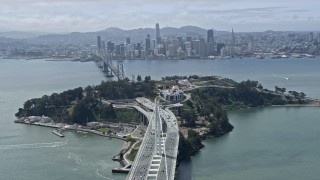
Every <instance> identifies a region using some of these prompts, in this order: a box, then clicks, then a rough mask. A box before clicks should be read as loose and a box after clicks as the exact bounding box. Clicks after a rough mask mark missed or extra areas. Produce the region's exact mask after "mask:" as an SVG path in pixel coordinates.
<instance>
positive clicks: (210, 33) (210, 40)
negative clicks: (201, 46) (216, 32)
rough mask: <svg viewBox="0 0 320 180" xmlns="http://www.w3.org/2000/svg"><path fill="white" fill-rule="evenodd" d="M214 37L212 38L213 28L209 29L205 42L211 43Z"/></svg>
mask: <svg viewBox="0 0 320 180" xmlns="http://www.w3.org/2000/svg"><path fill="white" fill-rule="evenodd" d="M213 42H214V39H213V30H212V29H209V30H208V31H207V43H213Z"/></svg>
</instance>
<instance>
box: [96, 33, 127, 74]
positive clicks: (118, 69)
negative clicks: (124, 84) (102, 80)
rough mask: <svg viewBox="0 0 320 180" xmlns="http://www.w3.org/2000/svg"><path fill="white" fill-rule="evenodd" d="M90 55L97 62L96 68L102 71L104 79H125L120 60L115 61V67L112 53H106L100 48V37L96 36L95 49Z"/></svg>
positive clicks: (106, 51)
mask: <svg viewBox="0 0 320 180" xmlns="http://www.w3.org/2000/svg"><path fill="white" fill-rule="evenodd" d="M91 55H92V56H93V57H94V58H95V59H96V61H97V62H98V66H99V67H100V68H102V71H103V72H104V73H105V74H106V77H114V76H116V77H117V78H118V80H124V79H125V72H124V66H123V61H122V60H117V62H116V66H115V65H114V62H113V53H112V52H108V50H106V49H105V48H102V46H101V37H100V36H97V48H96V50H95V52H94V53H91Z"/></svg>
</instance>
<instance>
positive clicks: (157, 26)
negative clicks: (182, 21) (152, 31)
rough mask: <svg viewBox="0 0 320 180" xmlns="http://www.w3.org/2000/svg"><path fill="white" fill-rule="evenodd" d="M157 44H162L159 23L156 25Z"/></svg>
mask: <svg viewBox="0 0 320 180" xmlns="http://www.w3.org/2000/svg"><path fill="white" fill-rule="evenodd" d="M156 43H157V44H159V43H161V36H160V26H159V23H157V24H156Z"/></svg>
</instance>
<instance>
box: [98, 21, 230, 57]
mask: <svg viewBox="0 0 320 180" xmlns="http://www.w3.org/2000/svg"><path fill="white" fill-rule="evenodd" d="M150 37H151V36H150V34H147V35H146V38H145V40H144V41H141V42H138V43H132V42H131V40H130V37H128V38H126V40H125V42H123V43H119V44H115V43H114V42H111V41H108V42H106V41H105V40H102V39H101V36H97V48H98V49H99V50H106V51H108V52H109V53H112V54H113V56H114V57H115V58H124V59H135V58H140V59H150V58H152V59H154V58H155V59H159V58H160V59H161V58H168V59H184V58H194V59H196V58H208V57H211V56H217V55H220V54H221V53H223V52H225V51H228V52H229V53H230V54H231V55H235V52H236V51H235V49H236V47H235V38H234V37H235V36H234V33H233V30H232V41H231V44H230V46H226V45H225V43H216V42H215V39H214V31H213V29H210V30H208V31H207V36H206V38H204V37H201V36H198V37H191V36H186V37H162V36H161V34H160V26H159V24H158V23H157V24H156V27H155V39H151V38H150ZM227 48H228V49H227Z"/></svg>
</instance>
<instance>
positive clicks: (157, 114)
mask: <svg viewBox="0 0 320 180" xmlns="http://www.w3.org/2000/svg"><path fill="white" fill-rule="evenodd" d="M154 115H155V154H156V155H162V153H163V152H162V147H161V137H162V121H161V117H160V104H159V101H158V100H155V111H154Z"/></svg>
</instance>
